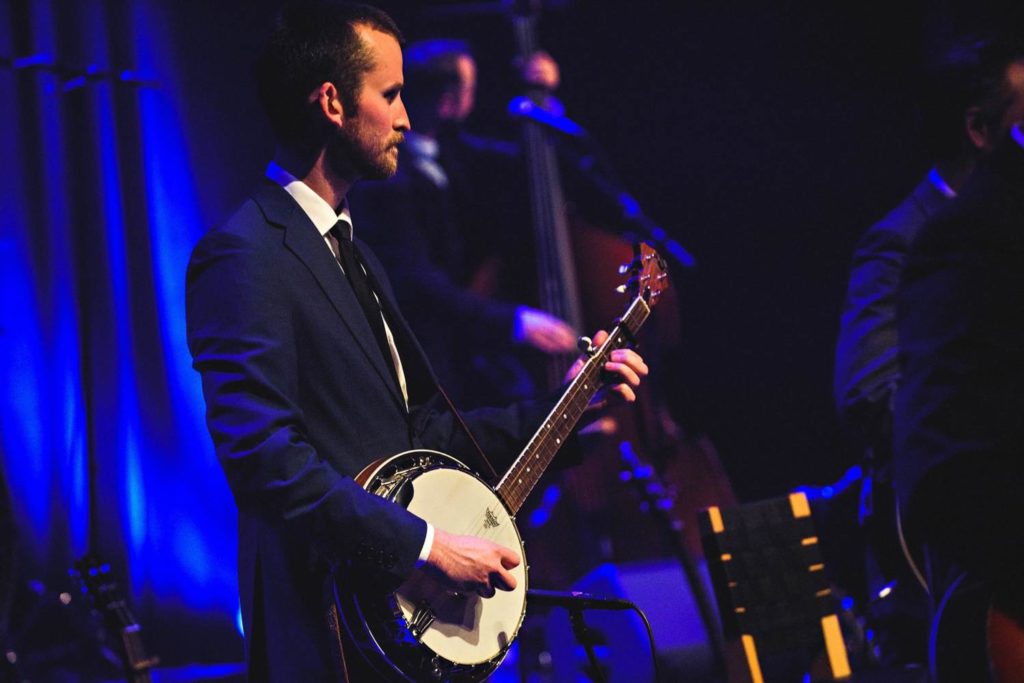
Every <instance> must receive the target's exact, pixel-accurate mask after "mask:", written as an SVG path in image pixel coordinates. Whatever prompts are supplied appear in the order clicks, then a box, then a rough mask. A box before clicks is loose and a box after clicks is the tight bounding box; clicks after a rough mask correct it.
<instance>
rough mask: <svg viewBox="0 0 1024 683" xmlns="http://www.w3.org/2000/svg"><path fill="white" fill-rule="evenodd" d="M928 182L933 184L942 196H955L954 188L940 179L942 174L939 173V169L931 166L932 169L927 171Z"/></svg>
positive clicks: (950, 197)
mask: <svg viewBox="0 0 1024 683" xmlns="http://www.w3.org/2000/svg"><path fill="white" fill-rule="evenodd" d="M928 182H930V183H931V184H932V185H934V186H935V189H936V190H938V191H939V192H941V193H942V194H943V196H945V197H947V198H948V199H953V198H955V197H956V190H954V189H953V188H952V187H951V186H950V185H949V183H947V182H946V181H945V180H943V179H942V176H941V175H939V169H937V168H933V169H932V170H930V171H928Z"/></svg>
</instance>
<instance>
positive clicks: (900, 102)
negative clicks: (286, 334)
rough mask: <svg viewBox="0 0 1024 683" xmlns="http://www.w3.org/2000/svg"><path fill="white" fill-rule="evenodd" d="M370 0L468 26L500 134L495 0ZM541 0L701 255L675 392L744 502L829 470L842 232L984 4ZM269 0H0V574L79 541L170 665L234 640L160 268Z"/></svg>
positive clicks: (222, 652)
mask: <svg viewBox="0 0 1024 683" xmlns="http://www.w3.org/2000/svg"><path fill="white" fill-rule="evenodd" d="M378 4H379V5H380V6H382V7H384V8H385V9H388V10H389V11H392V12H393V13H394V15H395V16H396V18H397V19H398V20H399V23H400V25H401V26H402V27H403V30H404V31H405V32H406V34H407V37H408V38H410V39H417V38H421V37H427V36H431V35H441V34H444V35H456V36H460V37H465V38H467V39H469V40H470V41H471V43H472V44H473V45H474V47H475V49H476V51H477V54H478V58H479V62H480V70H481V87H480V93H479V96H480V103H479V106H478V109H477V113H476V114H475V115H474V117H473V119H472V120H471V124H472V126H473V127H474V128H476V129H477V130H480V131H482V132H486V133H492V134H504V135H507V136H512V135H514V131H513V130H512V129H511V127H510V125H509V123H508V122H507V121H506V120H505V117H504V114H503V111H504V106H505V103H506V102H507V100H508V98H509V97H510V96H512V95H513V94H515V93H514V89H513V81H512V78H511V68H510V67H509V59H510V57H511V54H512V52H513V41H512V36H511V31H510V28H509V26H508V24H507V22H506V21H505V20H504V19H503V18H502V17H500V16H488V15H476V16H473V17H471V18H453V17H447V18H444V17H440V16H438V15H436V14H431V13H430V12H429V10H430V9H431V8H435V9H436V8H437V7H445V6H447V5H446V4H445V3H411V2H402V3H399V2H392V3H388V2H381V3H378ZM559 4H560V5H561V6H560V8H556V9H553V10H551V11H549V12H548V13H547V14H546V15H545V16H544V18H543V20H542V25H541V28H542V30H541V35H542V42H543V45H544V46H545V47H546V48H547V49H548V50H549V51H550V52H551V54H552V55H553V56H554V57H555V58H556V60H557V61H558V62H559V64H560V65H561V68H562V80H563V87H562V89H561V91H560V96H561V97H562V98H563V100H564V102H565V104H566V107H567V111H568V113H569V114H570V115H571V116H572V117H573V118H574V119H576V120H577V121H579V122H580V123H582V124H583V125H585V126H586V127H587V128H588V129H589V130H590V131H591V133H592V135H593V137H594V138H596V139H597V140H598V141H600V142H601V143H602V144H603V146H604V147H605V148H606V150H607V153H608V156H609V158H610V159H611V160H612V162H613V163H614V165H615V166H616V167H617V169H618V170H619V172H620V174H621V176H622V177H623V178H624V179H625V181H626V183H627V185H628V186H629V189H630V190H631V191H632V192H633V194H634V195H635V196H636V197H637V198H638V199H639V200H640V203H641V204H642V206H643V207H644V208H645V209H646V211H647V213H648V214H649V215H650V216H652V217H653V218H654V219H655V220H657V221H658V222H659V223H661V224H662V225H663V226H664V227H665V228H666V229H667V230H668V231H669V233H670V234H671V235H672V236H674V237H675V238H676V239H678V240H679V241H680V242H681V243H682V244H683V245H685V246H686V247H687V248H688V249H689V250H690V251H692V252H693V254H694V255H695V256H696V258H697V260H698V261H699V266H698V268H696V269H695V270H693V271H690V272H686V273H680V274H678V277H677V278H676V287H677V290H678V293H679V295H680V297H679V298H680V307H681V317H682V322H683V329H684V332H683V337H684V341H683V344H682V347H681V349H680V350H679V353H678V354H677V356H676V357H674V358H673V359H672V361H671V363H670V367H669V368H667V369H666V371H667V372H668V373H669V377H670V381H669V382H668V383H669V384H670V385H671V386H673V387H676V389H674V391H673V393H672V395H671V396H670V401H671V405H672V408H673V411H674V413H675V416H676V418H677V419H678V421H679V422H680V423H681V424H682V425H683V426H684V427H685V429H687V430H688V431H690V432H693V433H706V434H707V435H708V436H709V437H710V438H711V440H712V441H713V442H714V444H715V445H716V446H717V449H718V451H719V453H720V455H721V457H722V460H723V462H724V464H725V467H726V469H727V470H728V473H729V475H730V476H731V478H732V482H733V484H734V486H735V489H736V491H737V493H738V495H739V497H740V498H741V499H743V500H755V499H759V498H763V497H767V496H771V495H777V494H781V493H783V492H786V491H787V490H790V489H791V488H793V487H795V486H798V485H803V484H824V483H827V482H830V481H833V480H835V479H838V478H839V477H840V475H841V474H842V473H843V472H844V470H845V469H846V468H847V467H849V466H850V465H851V464H853V463H854V458H853V455H852V454H851V453H848V452H845V451H844V448H843V446H842V440H841V434H840V429H839V426H838V424H837V422H836V419H835V417H834V414H833V408H832V400H831V367H832V353H833V347H834V337H835V333H836V330H837V321H838V316H839V311H840V306H841V303H842V297H843V293H844V289H845V282H846V271H847V266H848V261H849V258H850V255H851V252H852V249H853V246H854V243H855V241H856V239H857V237H858V236H859V234H860V232H861V231H862V230H863V229H864V228H865V227H866V226H868V225H869V224H870V223H871V222H873V221H874V220H875V219H877V218H878V217H879V216H880V215H882V214H883V213H884V212H885V211H886V210H887V209H888V208H890V207H891V206H892V205H894V204H895V203H896V202H897V201H898V200H899V199H900V198H901V197H902V196H903V195H904V194H905V193H906V192H907V191H908V190H909V189H910V188H911V187H912V186H913V185H914V184H915V182H916V181H917V180H918V178H919V177H920V176H921V174H922V173H923V172H924V171H925V170H926V168H927V159H926V156H925V153H924V150H923V149H922V146H921V141H920V140H919V137H918V134H917V112H916V110H915V107H914V94H915V93H914V88H915V85H916V83H917V82H918V78H917V76H918V74H919V73H920V70H921V68H922V65H923V63H924V62H925V60H926V58H927V57H928V56H929V55H930V54H933V53H934V52H935V51H936V50H938V49H941V47H942V46H943V45H944V44H945V43H946V42H947V41H948V39H949V38H950V37H951V36H952V35H954V34H958V33H961V32H964V31H966V30H969V29H973V28H977V27H979V26H981V25H983V24H984V23H985V22H986V21H989V20H991V19H993V18H997V17H1000V16H1001V12H1002V11H1003V10H1004V9H1005V7H1003V6H1001V5H1000V4H999V3H983V2H977V1H975V2H966V1H963V2H955V1H953V0H947V1H946V2H924V1H923V0H917V1H914V2H904V3H849V2H844V3H822V2H814V1H811V0H791V1H788V2H752V1H747V2H744V1H739V0H734V1H727V2H722V1H721V0H692V1H684V2H653V1H650V0H640V1H638V2H632V3H606V2H563V3H559ZM276 5H277V3H276V2H270V1H269V0H254V1H246V2H240V1H225V2H200V1H199V0H178V1H176V2H174V3H170V2H159V1H158V0H105V1H102V2H101V1H99V0H81V1H71V0H66V1H63V2H62V1H58V0H54V1H52V2H42V1H34V0H5V1H4V2H3V3H2V4H0V60H2V61H0V187H2V188H3V190H2V193H0V215H2V216H3V220H2V223H0V229H2V232H0V283H2V287H3V290H2V301H3V303H2V304H0V371H2V378H3V382H2V386H3V392H4V393H3V402H2V404H0V459H2V463H3V469H2V470H0V471H2V474H3V476H4V478H5V479H6V483H7V486H8V487H9V489H10V497H11V500H12V504H11V508H12V513H11V516H10V519H13V522H14V524H15V527H16V530H17V536H16V538H17V541H16V544H15V548H16V550H17V553H16V557H17V561H16V562H15V563H14V564H13V565H12V564H11V560H10V558H9V557H4V558H3V561H4V562H5V563H6V565H5V567H4V570H5V571H3V572H0V578H3V577H5V576H6V575H8V574H12V573H13V574H15V575H16V576H17V577H19V582H18V585H21V583H20V582H23V581H24V579H25V578H27V577H33V578H38V579H40V580H41V581H42V582H43V584H44V585H45V587H46V588H45V589H44V590H42V592H39V591H36V593H35V594H34V595H35V597H34V598H32V599H34V600H37V601H42V602H45V600H46V599H47V598H46V596H47V595H49V594H51V593H53V592H54V591H57V590H60V589H61V587H62V586H64V585H66V584H67V583H68V579H67V577H66V569H67V567H68V566H69V565H70V563H71V561H72V560H73V559H74V558H75V557H76V556H78V555H80V554H81V553H83V552H84V551H85V550H86V548H87V547H90V546H91V547H93V548H94V549H97V550H100V551H102V552H103V554H104V555H105V556H107V557H108V558H110V559H111V560H112V563H113V566H114V568H115V571H116V572H117V573H118V574H119V575H120V576H122V577H123V578H124V581H123V583H124V584H125V587H126V589H127V590H128V592H129V595H130V596H131V598H132V600H133V602H134V604H135V605H136V612H137V616H138V617H139V618H140V621H141V622H142V623H143V624H144V625H145V628H146V630H147V633H148V634H149V639H150V640H151V641H152V648H153V649H154V650H156V651H158V652H159V653H160V654H161V655H162V656H163V659H164V661H165V662H166V663H168V664H180V663H185V662H191V661H205V662H219V661H232V660H239V659H240V658H241V639H240V637H239V635H238V633H237V630H236V626H235V622H236V611H237V604H238V603H237V597H236V595H235V577H234V571H235V569H234V561H235V558H234V524H235V516H234V510H233V506H232V502H231V499H230V493H229V492H228V490H227V487H226V486H225V485H224V481H223V476H222V474H221V473H220V471H219V468H218V465H217V463H216V462H215V461H214V459H213V456H212V449H211V447H210V444H209V439H208V437H207V435H206V433H205V430H204V427H203V423H202V398H201V395H200V393H199V387H198V377H197V376H195V374H194V373H193V372H192V371H191V369H190V367H189V358H188V354H187V350H186V348H185V344H184V333H183V325H184V321H183V277H184V268H185V263H186V261H187V257H188V253H189V250H190V248H191V245H192V244H194V242H195V241H196V240H197V239H198V237H199V236H200V235H201V234H202V232H203V231H204V230H205V229H206V227H207V226H209V225H212V224H215V223H217V222H219V221H220V220H222V219H223V218H225V217H226V216H227V215H228V213H229V212H230V210H231V209H232V207H233V206H235V205H236V204H237V203H238V202H239V201H241V199H242V198H243V197H244V194H245V192H246V189H247V188H248V187H249V186H250V185H252V184H253V183H254V182H255V181H256V179H257V178H258V177H259V176H260V174H261V173H262V170H263V167H264V165H265V163H266V161H267V160H268V158H269V157H270V155H271V152H272V146H271V143H270V136H269V130H268V127H267V125H266V123H265V122H264V120H263V117H262V113H261V112H260V110H259V107H258V104H257V103H256V99H255V96H254V93H253V90H254V88H253V86H252V82H251V75H250V64H251V61H252V58H253V55H254V52H255V50H256V47H257V46H258V45H259V44H260V41H261V37H262V35H263V31H264V29H265V27H266V25H267V23H268V19H269V17H270V16H271V15H272V13H273V11H274V8H275V7H276ZM968 8H969V9H968ZM33 57H34V58H35V59H32V58H33ZM89 67H92V71H91V72H88V73H86V71H87V69H89ZM126 70H128V71H130V72H131V73H124V72H125V71H126ZM77 76H83V78H82V79H81V80H80V81H78V80H75V78H76V77H77ZM413 125H414V126H415V121H414V122H413ZM0 499H2V498H0ZM5 521H6V520H5ZM5 552H6V549H5ZM18 590H20V589H16V590H15V592H17V591H18ZM9 595H10V591H7V593H5V596H4V600H7V599H8V596H9ZM18 600H21V601H24V600H25V598H24V597H22V598H18ZM2 604H3V603H0V606H2ZM47 604H48V603H47ZM44 606H45V605H44ZM47 609H49V608H47ZM22 613H23V612H17V611H16V612H15V614H16V615H17V614H22ZM17 628H20V625H19V624H17V623H15V624H14V626H13V627H12V631H16V630H17ZM0 634H2V631H0Z"/></svg>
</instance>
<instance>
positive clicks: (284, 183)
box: [267, 161, 352, 238]
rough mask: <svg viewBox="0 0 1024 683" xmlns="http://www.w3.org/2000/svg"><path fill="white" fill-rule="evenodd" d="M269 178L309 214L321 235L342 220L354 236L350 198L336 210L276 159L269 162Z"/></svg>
mask: <svg viewBox="0 0 1024 683" xmlns="http://www.w3.org/2000/svg"><path fill="white" fill-rule="evenodd" d="M267 178H269V179H270V180H272V181H274V182H275V183H277V184H278V185H280V186H281V187H282V188H284V191H285V192H287V193H288V194H290V195H291V196H292V199H294V200H295V203H296V204H298V205H299V208H301V209H302V211H303V213H305V214H306V215H307V216H309V220H310V221H312V222H313V225H314V226H315V227H316V229H317V231H318V232H319V233H320V235H321V236H325V235H327V233H329V232H330V231H331V229H332V228H333V227H334V226H335V225H337V224H338V223H339V222H341V223H344V224H345V225H347V226H348V232H349V238H351V237H352V215H351V214H350V213H349V210H348V199H345V200H344V201H343V202H342V203H341V210H340V211H338V212H335V211H334V208H333V207H332V206H331V205H330V204H328V203H327V202H326V201H324V198H323V197H321V196H320V195H318V194H317V193H316V192H314V191H313V189H312V188H311V187H310V186H309V185H307V184H306V183H304V182H302V181H301V180H299V179H298V178H296V177H295V176H293V175H292V174H291V173H289V172H288V171H286V170H284V169H283V168H281V167H280V166H279V165H278V164H277V162H274V161H271V162H270V163H269V164H267Z"/></svg>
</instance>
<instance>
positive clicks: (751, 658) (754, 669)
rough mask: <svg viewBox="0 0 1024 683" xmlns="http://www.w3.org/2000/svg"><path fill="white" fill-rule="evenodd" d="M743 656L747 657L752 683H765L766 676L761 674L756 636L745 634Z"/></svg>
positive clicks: (743, 637)
mask: <svg viewBox="0 0 1024 683" xmlns="http://www.w3.org/2000/svg"><path fill="white" fill-rule="evenodd" d="M741 640H742V641H743V654H745V655H746V656H747V667H749V668H750V680H751V683H764V675H763V674H762V673H761V662H760V660H758V658H757V646H756V645H754V636H750V635H747V634H746V633H744V634H743V636H742V638H741Z"/></svg>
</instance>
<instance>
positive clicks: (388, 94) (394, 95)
mask: <svg viewBox="0 0 1024 683" xmlns="http://www.w3.org/2000/svg"><path fill="white" fill-rule="evenodd" d="M401 92H402V89H401V88H400V87H395V88H391V89H390V90H385V91H384V99H386V100H387V101H388V102H389V103H390V102H394V101H395V100H397V99H398V96H399V95H400V94H401Z"/></svg>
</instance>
